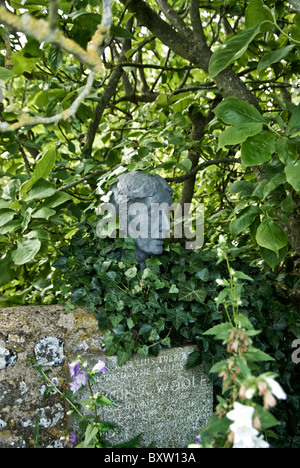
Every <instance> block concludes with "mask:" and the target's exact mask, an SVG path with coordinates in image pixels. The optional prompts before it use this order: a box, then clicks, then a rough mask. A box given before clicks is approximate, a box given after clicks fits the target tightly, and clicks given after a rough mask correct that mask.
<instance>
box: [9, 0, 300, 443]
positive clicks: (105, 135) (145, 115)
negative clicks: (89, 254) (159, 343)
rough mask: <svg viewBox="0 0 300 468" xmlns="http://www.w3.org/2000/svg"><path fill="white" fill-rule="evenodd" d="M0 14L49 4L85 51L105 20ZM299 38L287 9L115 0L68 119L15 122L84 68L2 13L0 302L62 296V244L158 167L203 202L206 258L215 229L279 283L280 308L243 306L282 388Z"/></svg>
mask: <svg viewBox="0 0 300 468" xmlns="http://www.w3.org/2000/svg"><path fill="white" fill-rule="evenodd" d="M0 6H1V7H6V8H7V9H8V10H9V11H10V12H13V13H14V14H15V15H18V16H21V15H22V14H24V12H27V13H29V14H30V15H31V16H32V17H34V18H36V19H44V20H47V19H48V18H49V12H51V8H52V11H53V8H55V11H56V12H57V15H56V21H57V22H56V24H57V26H58V28H59V30H60V31H61V32H62V33H63V34H64V36H65V37H66V38H69V39H72V40H73V41H75V43H76V44H78V45H79V46H80V47H82V48H83V49H85V48H86V47H87V45H88V43H89V41H90V40H91V38H92V37H93V35H94V34H95V32H96V30H97V26H98V24H99V22H101V19H102V4H101V2H100V1H98V0H89V1H88V0H74V1H57V2H55V1H50V2H49V3H48V1H46V0H25V1H22V2H21V1H19V0H10V1H7V2H4V1H3V0H1V1H0ZM52 19H53V17H52ZM299 31H300V13H299V2H298V1H297V0H293V1H290V2H287V1H281V0H267V1H262V0H251V1H245V0H227V1H226V2H224V1H209V0H207V1H205V0H203V1H202V0H201V1H199V0H189V1H188V0H185V1H182V0H180V1H176V0H173V1H169V2H168V1H167V0H150V1H147V2H144V1H143V0H132V1H127V0H120V1H115V2H113V23H112V26H111V30H110V33H111V34H110V38H109V40H108V41H107V42H106V46H105V50H104V54H103V62H104V72H103V73H102V74H100V73H99V74H97V75H96V77H95V81H94V83H93V87H92V88H91V90H90V92H89V93H88V95H87V96H86V98H85V99H84V100H82V102H81V104H80V106H79V108H78V110H77V112H76V114H75V115H74V116H73V117H72V118H69V119H66V120H64V119H60V120H57V121H56V122H54V123H49V124H46V123H45V124H37V125H34V124H32V125H26V123H25V124H24V125H18V123H19V122H20V119H21V118H22V113H25V114H26V115H27V116H31V117H33V118H36V117H40V116H43V117H45V118H50V117H51V116H53V115H57V114H59V113H61V112H63V111H66V110H67V109H69V108H70V106H71V105H72V103H73V102H74V100H76V98H77V97H78V96H79V95H80V93H81V92H82V90H83V89H85V87H86V86H87V82H88V78H89V75H90V70H89V69H88V68H87V67H86V66H85V65H83V64H82V63H80V62H79V61H78V60H77V59H75V58H74V57H73V56H72V55H70V54H68V53H66V52H65V50H64V49H63V48H61V47H58V46H57V45H53V44H48V43H47V42H40V41H39V40H37V38H36V37H35V36H34V31H33V32H32V35H28V34H24V33H22V31H18V30H15V29H14V28H13V27H11V26H7V24H5V21H4V19H3V18H2V17H1V15H0V124H1V125H2V127H1V128H2V129H5V130H4V131H1V133H0V146H1V156H0V193H1V199H0V252H1V253H0V291H1V293H2V295H1V297H0V305H1V306H9V305H14V304H24V303H38V304H47V303H55V302H57V301H59V300H61V299H62V296H64V294H65V297H64V298H63V299H64V300H69V296H68V294H69V293H68V290H64V289H63V288H62V287H61V286H57V284H58V283H57V282H58V281H59V277H60V276H61V275H62V273H61V270H60V269H59V267H60V266H61V265H60V264H59V263H58V264H56V269H55V268H54V267H53V262H54V260H55V259H56V258H57V256H58V252H59V251H60V249H61V248H62V247H63V248H65V249H72V248H74V245H75V246H76V244H77V243H78V245H80V238H81V235H82V233H83V232H84V229H87V228H84V227H83V226H84V225H85V223H86V222H91V220H93V219H94V216H95V211H96V207H97V206H98V205H99V203H101V200H103V199H105V195H106V192H107V190H109V186H110V184H111V183H112V182H113V181H114V180H116V177H117V174H118V173H120V171H123V170H126V171H132V170H141V171H146V172H150V173H153V174H160V175H161V176H162V177H164V178H165V179H166V180H167V181H168V182H169V183H170V184H171V186H172V188H173V189H174V202H179V203H181V204H183V203H188V202H192V203H193V204H194V207H196V205H197V204H198V203H204V205H205V245H204V247H205V249H211V248H212V247H214V246H215V245H216V243H217V239H218V236H219V234H220V233H222V234H224V235H227V236H228V238H229V240H230V241H231V242H232V243H233V245H234V246H235V247H236V248H239V249H242V251H241V252H243V253H242V254H241V256H240V260H241V261H242V262H243V263H244V265H245V268H246V267H248V266H249V268H250V267H251V268H252V267H258V268H259V274H266V275H267V278H268V282H269V283H270V286H267V285H264V287H265V288H268V287H270V288H273V287H276V288H277V290H279V295H280V302H278V303H277V302H276V301H277V299H274V301H275V302H274V303H273V302H272V300H271V298H272V293H271V290H269V291H265V290H264V292H263V293H262V294H261V293H260V291H262V290H261V289H260V287H258V289H254V290H252V293H249V300H248V299H247V297H248V296H247V297H246V299H245V300H247V301H248V302H249V304H248V306H249V307H250V309H251V311H253V320H254V321H256V320H257V326H258V328H262V329H263V330H264V332H263V333H262V334H261V335H260V337H259V339H260V341H261V344H263V346H264V347H265V348H266V352H269V353H270V354H271V355H272V354H273V355H274V354H276V359H277V361H276V362H278V370H279V371H280V373H281V376H282V378H283V376H284V380H285V382H286V385H288V386H289V388H290V392H291V394H292V393H293V388H295V387H294V386H295V374H294V368H295V366H294V368H293V366H292V363H291V361H290V354H291V353H290V346H291V341H292V339H293V338H295V337H296V338H300V336H299V330H298V326H297V325H298V316H297V314H295V313H294V312H293V313H292V312H290V310H294V309H290V308H289V307H290V306H289V303H292V304H295V306H296V307H299V284H300V279H299V278H300V277H299V264H300V261H299V258H300V257H299V256H300V217H299V213H300V211H299V210H300V197H299V194H300V185H299V181H300V165H299V162H298V158H299V141H300V106H299V101H300V98H299V71H300V65H299V45H300V32H299ZM5 125H8V127H7V126H5ZM14 126H15V127H14ZM12 128H16V129H15V130H14V131H9V129H12ZM7 129H8V130H7ZM103 197H104V198H103ZM81 223H83V224H81ZM87 232H88V231H87ZM74 235H75V237H73V236H74ZM76 236H77V237H76ZM71 239H72V242H70V240H71ZM72 245H73V247H72ZM171 252H173V253H172V255H176V252H175V251H172V249H171ZM80 255H81V254H80V252H78V253H75V252H71V251H68V254H67V251H65V253H63V258H65V259H66V260H61V259H60V260H58V262H59V261H60V262H65V261H66V262H69V263H70V264H69V265H68V266H69V267H70V266H72V262H73V261H74V258H76V257H77V258H81V257H80ZM174 261H175V259H174ZM154 266H155V265H154ZM182 266H183V267H184V265H182ZM66 271H67V270H66ZM63 273H64V271H63ZM194 274H196V273H195V272H194ZM174 275H175V273H174ZM199 279H200V280H201V278H199ZM202 281H204V280H203V278H202ZM204 283H205V281H204ZM171 287H172V284H171V285H170V288H171ZM174 287H176V288H177V286H176V285H175V286H174ZM77 289H80V287H78V288H77ZM173 291H174V289H173ZM171 294H173V293H171ZM212 296H213V294H212ZM76 297H77V299H79V293H77V296H76V294H75V298H74V299H75V300H74V302H77V301H76ZM266 297H268V298H269V299H268V306H269V304H271V305H270V307H269V309H268V310H266V309H265V306H266V303H265V302H264V300H265V298H266ZM253 301H254V302H255V304H254V303H253ZM70 304H71V302H70ZM276 304H277V305H276ZM279 304H281V305H279ZM281 307H282V308H281ZM283 311H284V312H283ZM290 314H291V315H290ZM175 315H176V314H175ZM169 317H173V318H174V316H172V314H171V315H169ZM210 317H211V319H214V317H215V316H214V314H212V315H211V316H210ZM182 319H183V315H182ZM174 320H175V319H174ZM185 320H187V319H186V318H185ZM176 323H177V324H178V323H179V322H176ZM183 324H184V320H183ZM118 325H119V324H118ZM127 325H128V324H127ZM184 325H186V327H187V328H188V331H187V330H186V331H185V333H191V332H192V330H193V327H190V324H189V323H187V324H184ZM207 326H210V324H207ZM175 328H176V327H175ZM179 329H180V327H179V328H178V330H177V331H179ZM119 330H120V329H119ZM270 330H271V331H270ZM144 331H145V330H144ZM275 331H276V332H275ZM150 333H151V331H150ZM179 334H180V333H179ZM181 336H183V335H182V333H181ZM199 336H201V334H200V335H199ZM146 337H147V333H146ZM183 337H184V336H183ZM276 337H277V338H276ZM164 338H165V336H164ZM189 338H190V337H189ZM203 340H204V338H201V339H200V338H199V339H198V342H199V344H200V350H201V352H202V353H204V354H205V350H206V348H205V347H206V344H205V341H203ZM201 346H202V348H201ZM204 354H203V355H204ZM212 355H213V354H212V353H211V351H210V352H209V353H208V356H207V358H206V362H207V363H208V364H209V363H210V359H211V356H212ZM295 394H296V392H295V393H294V395H295ZM290 398H291V399H290V400H289V401H290V402H291V406H290V407H289V408H290V409H289V412H290V414H289V417H288V421H289V422H288V423H286V424H287V425H288V427H289V429H288V430H289V434H290V436H289V437H290V438H289V439H288V442H287V444H294V443H295V440H294V437H295V435H294V436H293V435H292V434H296V433H297V430H298V429H297V424H298V422H297V421H295V420H294V419H295V417H294V416H293V414H295V411H296V410H299V401H298V399H297V397H296V396H291V397H290ZM285 418H286V416H285ZM293 418H294V419H293ZM279 419H280V417H279ZM285 420H286V419H285ZM292 426H293V427H292Z"/></svg>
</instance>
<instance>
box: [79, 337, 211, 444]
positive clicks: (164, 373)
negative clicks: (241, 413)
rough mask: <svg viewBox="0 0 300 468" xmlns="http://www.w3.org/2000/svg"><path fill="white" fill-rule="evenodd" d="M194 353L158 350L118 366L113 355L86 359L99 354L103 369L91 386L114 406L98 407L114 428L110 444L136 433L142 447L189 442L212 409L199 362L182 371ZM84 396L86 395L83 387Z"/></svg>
mask: <svg viewBox="0 0 300 468" xmlns="http://www.w3.org/2000/svg"><path fill="white" fill-rule="evenodd" d="M193 351H195V347H194V346H185V347H182V348H170V349H166V350H163V351H161V352H160V353H159V356H158V357H155V356H149V357H146V358H145V357H142V356H139V355H135V356H133V358H131V360H130V361H129V362H127V363H126V364H124V365H123V366H118V363H117V357H116V356H110V357H107V356H103V355H101V356H99V355H98V356H92V357H91V356H90V357H89V359H88V361H89V363H90V364H91V365H94V364H95V363H96V360H97V359H99V358H101V359H103V360H104V361H105V362H106V367H107V368H108V372H106V373H105V374H98V375H97V376H96V382H97V383H96V385H94V388H93V390H94V391H95V392H99V393H100V394H102V395H105V396H106V397H107V398H109V399H110V400H111V401H112V402H114V403H115V404H116V405H117V408H114V407H108V406H101V407H100V411H99V419H100V420H102V421H107V422H111V423H115V424H117V425H118V426H119V429H117V430H116V432H115V433H112V432H109V433H108V437H107V440H108V441H109V443H111V444H113V445H115V444H119V443H123V442H125V441H127V440H129V439H131V438H133V437H135V436H137V435H139V434H141V433H142V434H143V436H142V438H141V444H142V446H144V447H147V446H148V445H149V444H151V443H153V447H156V448H186V447H187V445H188V444H189V443H192V442H194V439H195V436H196V435H197V434H199V430H200V429H201V428H203V427H205V426H206V424H207V422H208V420H209V418H210V416H211V414H212V412H213V389H212V385H211V384H210V383H209V380H208V378H207V376H206V374H205V373H204V371H203V369H202V367H201V366H198V367H196V368H193V369H186V362H187V358H188V356H189V354H191V353H192V352H193ZM94 361H95V362H94ZM83 397H84V398H85V397H88V392H87V390H85V393H84V394H83Z"/></svg>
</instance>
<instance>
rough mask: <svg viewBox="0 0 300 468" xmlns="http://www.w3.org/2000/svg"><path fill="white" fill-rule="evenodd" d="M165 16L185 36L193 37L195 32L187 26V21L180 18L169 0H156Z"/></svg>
mask: <svg viewBox="0 0 300 468" xmlns="http://www.w3.org/2000/svg"><path fill="white" fill-rule="evenodd" d="M155 1H156V3H157V5H158V6H159V8H160V9H161V11H162V12H163V14H164V15H165V17H166V18H167V19H168V20H169V21H170V23H171V24H172V26H174V27H175V28H176V29H177V30H178V31H179V32H181V33H182V34H183V35H184V36H187V37H189V38H191V37H193V33H192V31H191V30H190V28H188V27H187V25H186V24H185V22H184V21H183V20H182V19H181V18H180V16H179V15H178V14H177V13H176V11H174V10H173V8H172V7H171V5H170V4H169V3H168V1H167V0H155Z"/></svg>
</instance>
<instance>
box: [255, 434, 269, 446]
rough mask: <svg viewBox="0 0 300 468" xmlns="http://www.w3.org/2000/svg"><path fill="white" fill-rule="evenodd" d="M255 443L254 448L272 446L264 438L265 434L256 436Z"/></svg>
mask: <svg viewBox="0 0 300 468" xmlns="http://www.w3.org/2000/svg"><path fill="white" fill-rule="evenodd" d="M254 443H255V447H253V448H270V445H269V444H268V442H266V441H265V440H264V438H263V436H260V437H256V438H255V439H254Z"/></svg>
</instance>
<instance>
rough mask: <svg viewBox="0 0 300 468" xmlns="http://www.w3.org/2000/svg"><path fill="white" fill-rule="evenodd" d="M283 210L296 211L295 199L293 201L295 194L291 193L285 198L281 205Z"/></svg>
mask: <svg viewBox="0 0 300 468" xmlns="http://www.w3.org/2000/svg"><path fill="white" fill-rule="evenodd" d="M280 207H281V209H282V211H285V212H286V213H293V211H294V201H293V195H292V194H291V193H290V194H289V195H288V197H287V198H285V200H283V202H282V203H281V205H280Z"/></svg>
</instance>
